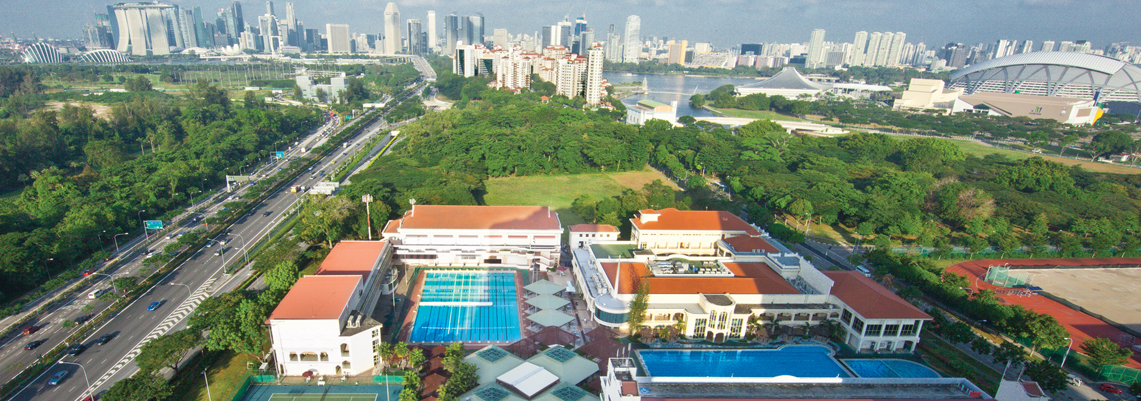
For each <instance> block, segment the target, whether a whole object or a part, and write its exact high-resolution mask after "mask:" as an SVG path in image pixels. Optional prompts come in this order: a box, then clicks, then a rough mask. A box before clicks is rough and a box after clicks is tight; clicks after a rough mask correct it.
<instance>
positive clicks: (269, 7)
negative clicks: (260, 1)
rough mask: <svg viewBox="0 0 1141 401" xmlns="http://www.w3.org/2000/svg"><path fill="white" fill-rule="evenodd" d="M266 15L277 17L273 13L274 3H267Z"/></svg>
mask: <svg viewBox="0 0 1141 401" xmlns="http://www.w3.org/2000/svg"><path fill="white" fill-rule="evenodd" d="M265 15H276V14H274V13H273V1H267V2H265Z"/></svg>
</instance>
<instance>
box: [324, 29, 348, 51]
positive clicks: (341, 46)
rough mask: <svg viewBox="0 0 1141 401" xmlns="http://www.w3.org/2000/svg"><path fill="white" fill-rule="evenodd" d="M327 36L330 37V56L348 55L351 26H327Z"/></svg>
mask: <svg viewBox="0 0 1141 401" xmlns="http://www.w3.org/2000/svg"><path fill="white" fill-rule="evenodd" d="M325 34H326V35H327V36H328V37H329V54H348V53H349V52H350V51H351V49H352V48H351V47H349V26H348V25H345V24H325Z"/></svg>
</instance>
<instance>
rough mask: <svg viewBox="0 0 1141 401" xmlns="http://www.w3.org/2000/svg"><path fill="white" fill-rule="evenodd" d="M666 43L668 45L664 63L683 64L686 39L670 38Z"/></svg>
mask: <svg viewBox="0 0 1141 401" xmlns="http://www.w3.org/2000/svg"><path fill="white" fill-rule="evenodd" d="M666 44H667V45H668V46H669V55H668V56H666V64H681V65H685V48H686V46H687V45H688V43H687V41H684V40H671V41H669V42H667V43H666Z"/></svg>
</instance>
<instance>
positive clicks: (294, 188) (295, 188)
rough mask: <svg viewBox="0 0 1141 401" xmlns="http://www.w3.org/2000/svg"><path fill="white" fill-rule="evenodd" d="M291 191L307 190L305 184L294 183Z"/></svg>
mask: <svg viewBox="0 0 1141 401" xmlns="http://www.w3.org/2000/svg"><path fill="white" fill-rule="evenodd" d="M289 192H293V193H298V192H305V186H304V185H294V186H292V187H289Z"/></svg>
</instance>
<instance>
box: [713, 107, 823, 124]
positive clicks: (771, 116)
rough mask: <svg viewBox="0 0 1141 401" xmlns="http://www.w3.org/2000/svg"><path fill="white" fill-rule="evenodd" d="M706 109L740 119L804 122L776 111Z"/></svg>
mask: <svg viewBox="0 0 1141 401" xmlns="http://www.w3.org/2000/svg"><path fill="white" fill-rule="evenodd" d="M705 108H706V109H708V110H709V111H712V112H714V113H717V114H721V115H724V116H726V117H738V118H761V119H765V120H784V121H802V120H801V119H799V118H795V117H789V116H786V115H784V114H780V113H777V112H775V111H768V110H738V109H716V108H713V107H709V106H705Z"/></svg>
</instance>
